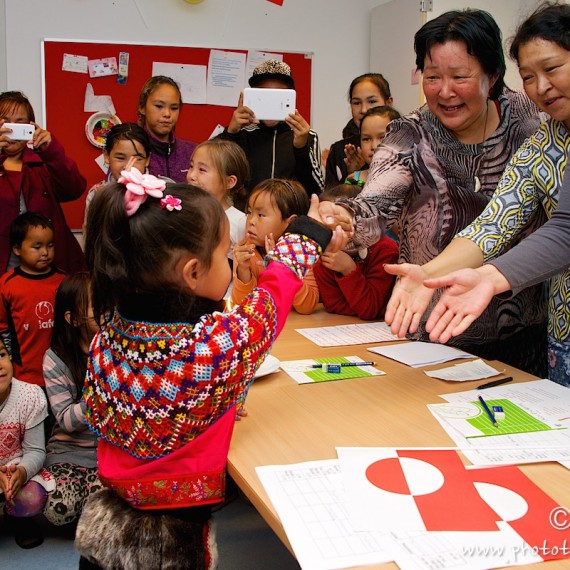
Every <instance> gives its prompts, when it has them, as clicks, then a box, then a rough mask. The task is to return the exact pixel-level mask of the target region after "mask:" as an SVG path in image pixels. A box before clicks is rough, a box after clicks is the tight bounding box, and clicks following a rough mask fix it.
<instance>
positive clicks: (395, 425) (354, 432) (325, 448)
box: [228, 308, 570, 569]
mask: <svg viewBox="0 0 570 570" xmlns="http://www.w3.org/2000/svg"><path fill="white" fill-rule="evenodd" d="M360 322H363V321H359V320H358V319H356V318H353V317H344V316H340V315H331V314H328V313H326V312H325V311H324V309H322V308H320V309H319V310H318V311H317V312H315V313H313V314H312V315H309V316H306V315H299V314H297V313H295V312H291V314H290V316H289V319H288V321H287V324H286V326H285V329H284V330H283V332H282V334H281V336H280V337H279V338H278V339H277V341H276V343H275V345H274V347H273V350H272V351H271V354H272V355H273V356H275V357H277V358H278V359H280V360H296V359H301V358H315V357H322V358H326V357H332V356H349V355H355V356H359V357H361V358H362V359H363V360H365V361H368V360H373V361H375V362H376V367H377V368H379V369H380V370H384V371H385V372H386V373H387V374H386V375H385V376H377V377H370V378H356V379H351V380H343V381H338V382H326V383H319V384H309V385H307V384H305V385H298V384H297V383H296V382H295V381H293V380H292V379H291V378H290V377H289V376H287V375H286V374H285V373H284V372H282V371H278V372H276V373H274V374H270V375H268V376H265V377H263V378H260V379H258V380H256V381H255V382H254V385H253V386H252V387H251V389H250V392H249V394H248V397H247V401H246V409H247V411H248V416H247V417H246V418H245V419H244V420H242V421H240V422H237V423H236V427H235V431H234V435H233V439H232V443H231V447H230V453H229V458H228V470H229V473H230V475H231V476H232V477H233V478H234V480H235V481H236V483H237V484H238V485H239V487H240V488H241V489H242V491H243V492H244V493H245V494H246V496H247V497H248V498H249V500H250V501H251V502H252V503H253V505H254V506H255V507H256V509H257V510H258V511H259V513H260V514H261V516H262V517H263V518H264V519H265V520H266V522H267V523H268V524H269V525H270V526H271V528H272V529H273V530H274V532H275V533H276V534H277V535H278V536H279V538H280V539H281V540H282V541H283V543H284V544H285V545H286V546H287V547H288V548H289V549H290V550H291V547H290V545H289V542H288V540H287V536H286V535H285V531H284V530H283V527H282V526H281V523H280V521H279V518H278V516H277V514H276V512H275V510H274V509H273V506H272V504H271V502H270V500H269V498H268V496H267V494H266V492H265V490H264V488H263V486H262V484H261V482H260V481H259V479H258V477H257V475H256V472H255V467H257V466H260V465H281V464H290V463H299V462H303V461H313V460H319V459H334V458H336V457H337V455H336V451H335V448H336V447H339V446H346V447H359V446H371V447H439V446H442V447H445V446H449V447H453V446H454V442H453V441H452V440H451V439H450V438H449V436H448V435H447V434H446V433H445V431H444V430H443V429H442V428H441V427H440V425H439V423H438V422H437V421H436V420H435V419H434V418H433V416H432V415H431V413H430V412H429V410H428V408H427V406H426V404H428V403H442V402H443V401H444V400H442V399H441V398H439V397H438V395H440V394H446V393H450V392H460V391H465V390H468V389H472V388H474V387H475V386H477V385H478V384H480V383H482V382H484V381H481V380H479V381H473V382H460V383H458V382H445V381H442V380H436V379H433V378H430V377H429V376H426V375H425V374H424V373H423V370H425V369H424V368H421V369H414V368H410V367H408V366H404V365H402V364H399V363H397V362H395V361H392V360H389V359H387V358H384V357H381V356H378V355H376V354H372V353H371V352H368V351H367V350H366V348H367V347H369V346H377V345H378V344H379V343H373V344H369V345H355V346H348V347H347V346H343V347H331V348H322V347H319V346H317V345H316V344H314V343H313V342H311V341H309V340H308V339H306V338H305V337H303V336H302V335H301V334H299V333H298V332H296V331H295V329H296V328H308V327H323V326H331V325H340V324H353V323H360ZM489 363H490V364H491V365H494V367H495V368H497V369H498V370H505V371H506V373H507V374H508V375H509V376H513V378H514V379H515V381H524V380H531V379H533V377H532V376H530V375H529V374H526V373H524V372H521V371H519V370H517V369H515V368H511V367H509V366H506V365H504V364H502V363H499V362H496V361H495V362H492V361H491V362H489ZM438 367H441V365H440V366H433V367H428V368H438ZM521 469H522V471H523V472H524V473H525V474H526V475H527V476H528V477H529V478H530V479H532V480H533V481H534V482H535V483H537V484H538V485H540V487H541V488H542V489H543V490H544V491H545V492H546V493H548V494H549V495H550V496H551V497H552V498H553V499H554V500H556V501H558V502H559V504H561V505H564V506H566V507H570V472H569V470H567V469H566V468H564V467H563V466H561V465H560V464H558V463H541V464H537V465H526V466H522V467H521ZM569 564H570V562H569V561H568V560H566V561H555V562H548V563H544V564H542V565H540V567H544V568H548V569H550V568H552V569H558V568H560V569H562V568H566V569H568V568H569V567H570V566H569ZM367 568H368V569H370V568H397V566H396V565H395V564H394V563H392V564H384V565H378V566H374V567H371V566H367ZM517 568H526V566H525V567H523V566H518V567H517ZM528 568H530V566H528ZM532 568H537V565H533V566H532Z"/></svg>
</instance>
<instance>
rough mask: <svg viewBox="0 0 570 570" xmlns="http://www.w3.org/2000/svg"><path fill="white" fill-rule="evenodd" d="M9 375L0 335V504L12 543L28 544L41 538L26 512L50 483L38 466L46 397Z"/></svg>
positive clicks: (40, 501) (39, 505)
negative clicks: (12, 537)
mask: <svg viewBox="0 0 570 570" xmlns="http://www.w3.org/2000/svg"><path fill="white" fill-rule="evenodd" d="M12 374H13V368H12V362H11V361H10V356H9V354H8V351H7V350H6V347H5V346H4V343H3V342H2V340H0V508H1V507H3V508H4V516H5V518H7V519H8V524H5V526H6V527H7V528H10V529H12V531H13V532H14V536H15V539H16V543H17V544H18V546H20V547H21V548H34V547H36V546H39V545H40V544H41V543H42V542H43V538H42V534H41V532H40V529H39V527H38V526H37V525H36V524H35V522H34V521H33V520H32V519H31V518H30V517H33V516H35V515H37V514H39V513H41V511H42V509H43V506H44V504H45V502H46V497H47V493H48V492H49V491H52V490H53V487H54V483H53V479H52V478H51V477H50V475H49V473H47V472H46V471H45V469H42V465H43V462H44V459H45V455H46V451H45V445H44V426H43V423H44V419H45V418H46V417H47V401H46V398H45V396H44V393H43V391H42V389H41V388H40V387H39V386H37V385H35V384H30V383H28V382H20V380H16V378H14V377H13V376H12Z"/></svg>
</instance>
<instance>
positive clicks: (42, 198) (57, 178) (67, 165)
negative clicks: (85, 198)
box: [0, 91, 87, 273]
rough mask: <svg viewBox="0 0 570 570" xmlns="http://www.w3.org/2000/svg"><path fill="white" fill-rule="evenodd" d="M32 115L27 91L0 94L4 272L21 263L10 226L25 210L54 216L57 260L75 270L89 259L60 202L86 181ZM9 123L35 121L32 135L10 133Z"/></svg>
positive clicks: (0, 264) (0, 254) (0, 255)
mask: <svg viewBox="0 0 570 570" xmlns="http://www.w3.org/2000/svg"><path fill="white" fill-rule="evenodd" d="M34 121H35V114H34V110H33V108H32V105H31V104H30V101H29V100H28V98H27V97H26V96H25V95H24V94H23V93H21V92H19V91H7V92H5V93H1V94H0V211H2V216H1V218H0V273H3V272H5V271H7V270H8V269H11V268H12V267H15V266H16V265H17V264H18V261H17V258H16V257H15V256H14V255H13V254H12V251H11V246H10V239H9V234H10V232H9V228H10V224H11V223H12V221H13V220H14V219H15V218H16V217H17V216H18V215H19V214H22V213H24V212H27V211H30V212H36V213H38V214H43V215H44V216H46V217H47V218H49V219H50V220H51V221H52V223H53V227H54V233H55V238H54V240H55V243H56V244H57V247H56V249H55V265H56V266H57V267H58V268H60V269H63V270H64V271H66V272H67V273H76V272H78V271H82V270H85V259H84V257H83V252H82V251H81V248H80V246H79V243H78V242H77V240H76V239H75V237H74V236H73V234H72V233H71V230H70V229H69V226H68V225H67V222H66V221H65V217H64V215H63V211H62V209H61V206H60V202H68V201H71V200H76V199H77V198H79V197H80V196H81V194H83V192H84V191H85V187H86V184H87V182H86V180H85V178H83V176H81V174H80V172H79V169H78V168H77V164H76V163H75V161H73V160H72V159H71V158H69V157H68V156H67V155H66V154H65V151H64V149H63V147H62V146H61V144H60V143H59V142H58V141H57V139H56V138H55V137H54V136H53V135H52V134H51V133H50V132H49V131H46V130H44V129H42V128H41V127H40V126H39V125H37V124H36V123H35V122H34ZM5 123H19V124H31V125H34V127H35V131H34V134H33V136H32V140H31V141H28V140H14V139H13V138H11V137H10V135H11V134H13V131H12V129H10V128H9V127H5ZM14 136H17V135H14Z"/></svg>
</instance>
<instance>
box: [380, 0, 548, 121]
mask: <svg viewBox="0 0 570 570" xmlns="http://www.w3.org/2000/svg"><path fill="white" fill-rule="evenodd" d="M540 1H541V0H433V11H431V12H427V13H426V18H425V19H426V20H432V19H434V18H437V17H438V16H440V15H441V14H443V13H444V12H447V11H448V10H461V9H464V8H478V9H481V10H486V11H487V12H489V13H490V14H491V15H492V16H493V17H494V18H495V20H496V22H497V24H498V25H499V28H500V29H501V32H502V34H503V40H504V43H505V44H507V45H508V40H509V39H510V38H511V37H512V36H513V35H514V33H515V31H516V29H517V27H518V25H519V24H520V23H521V22H522V21H523V20H524V19H525V18H526V17H527V16H528V15H529V14H530V13H531V12H532V11H533V10H534V8H536V6H537V5H538V4H539V3H540ZM419 6H420V2H419V0H392V1H391V2H388V3H386V4H384V5H381V6H378V7H376V8H374V9H373V10H372V12H371V22H372V28H371V40H370V49H371V52H370V64H371V67H372V68H373V70H374V71H382V69H384V70H386V76H387V78H388V80H389V81H390V86H391V88H392V94H393V96H394V106H395V107H396V108H397V109H398V111H400V112H401V113H407V112H409V111H412V110H413V109H414V108H416V107H417V106H418V104H419V102H420V101H421V94H420V87H419V86H418V85H411V71H412V68H415V55H414V50H413V41H414V40H413V36H414V33H415V32H416V31H417V30H418V29H419V28H420V27H421V25H422V14H421V13H420V10H419ZM398 14H399V15H400V20H399V21H400V23H399V24H398V25H396V24H395V22H396V19H397V15H398ZM414 23H417V26H416V27H415V29H414V26H413V25H412V24H414ZM507 49H508V48H507ZM506 53H507V50H505V54H506ZM385 54H386V57H385ZM398 54H399V56H398ZM505 57H506V61H507V73H506V83H507V85H508V86H509V87H510V88H511V89H521V88H522V85H521V80H520V77H519V74H518V71H517V67H516V64H515V63H514V62H512V61H511V60H510V59H509V58H508V56H505Z"/></svg>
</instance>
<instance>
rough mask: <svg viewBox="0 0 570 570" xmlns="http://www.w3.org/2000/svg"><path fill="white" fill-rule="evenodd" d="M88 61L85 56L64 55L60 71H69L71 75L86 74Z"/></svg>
mask: <svg viewBox="0 0 570 570" xmlns="http://www.w3.org/2000/svg"><path fill="white" fill-rule="evenodd" d="M88 59H89V58H88V57H87V56H86V55H73V54H71V53H64V54H63V62H62V64H61V69H62V70H63V71H71V72H72V73H87V61H88Z"/></svg>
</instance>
